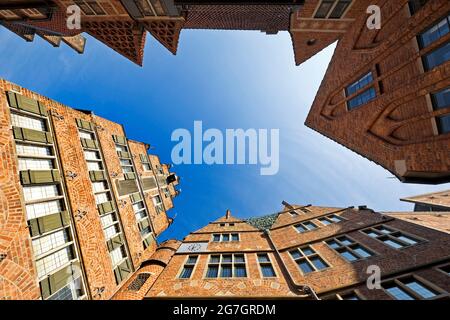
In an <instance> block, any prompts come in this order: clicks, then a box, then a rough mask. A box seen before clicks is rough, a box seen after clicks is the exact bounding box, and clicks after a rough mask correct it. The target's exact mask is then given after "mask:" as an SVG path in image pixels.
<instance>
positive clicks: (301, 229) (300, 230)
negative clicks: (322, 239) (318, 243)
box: [295, 224, 307, 233]
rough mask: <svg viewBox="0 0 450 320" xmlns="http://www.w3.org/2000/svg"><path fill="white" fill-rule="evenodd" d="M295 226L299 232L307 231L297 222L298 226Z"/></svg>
mask: <svg viewBox="0 0 450 320" xmlns="http://www.w3.org/2000/svg"><path fill="white" fill-rule="evenodd" d="M295 228H296V229H297V231H298V232H300V233H302V232H305V231H307V229H306V228H305V227H304V226H302V225H301V224H299V225H298V226H295Z"/></svg>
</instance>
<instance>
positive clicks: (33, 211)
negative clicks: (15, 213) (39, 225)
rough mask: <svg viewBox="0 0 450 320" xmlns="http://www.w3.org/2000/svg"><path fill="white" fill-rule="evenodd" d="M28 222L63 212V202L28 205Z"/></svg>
mask: <svg viewBox="0 0 450 320" xmlns="http://www.w3.org/2000/svg"><path fill="white" fill-rule="evenodd" d="M25 209H26V212H27V218H28V220H31V219H37V218H40V217H44V216H47V215H50V214H54V213H59V212H61V211H63V210H62V205H61V200H55V201H48V202H41V203H34V204H27V205H26V206H25Z"/></svg>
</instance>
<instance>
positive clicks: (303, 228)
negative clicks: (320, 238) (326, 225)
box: [294, 221, 317, 233]
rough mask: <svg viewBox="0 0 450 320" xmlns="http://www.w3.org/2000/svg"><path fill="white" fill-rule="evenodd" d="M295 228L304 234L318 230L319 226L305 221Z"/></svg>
mask: <svg viewBox="0 0 450 320" xmlns="http://www.w3.org/2000/svg"><path fill="white" fill-rule="evenodd" d="M294 228H295V229H297V231H298V232H300V233H304V232H307V231H310V230H315V229H317V226H316V225H315V224H314V223H313V222H311V221H305V222H302V223H300V224H298V225H295V226H294Z"/></svg>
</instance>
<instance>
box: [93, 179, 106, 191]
mask: <svg viewBox="0 0 450 320" xmlns="http://www.w3.org/2000/svg"><path fill="white" fill-rule="evenodd" d="M92 188H93V189H94V192H102V191H106V190H108V185H107V184H106V182H105V181H100V182H92Z"/></svg>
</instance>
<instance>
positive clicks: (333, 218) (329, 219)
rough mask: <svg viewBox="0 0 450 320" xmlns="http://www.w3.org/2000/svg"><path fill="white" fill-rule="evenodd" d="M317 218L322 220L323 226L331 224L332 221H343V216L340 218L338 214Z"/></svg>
mask: <svg viewBox="0 0 450 320" xmlns="http://www.w3.org/2000/svg"><path fill="white" fill-rule="evenodd" d="M318 220H319V221H320V222H322V224H324V225H325V226H328V225H330V224H333V223H339V222H342V221H344V219H343V218H341V217H340V216H337V215H335V214H332V215H329V216H326V217H322V218H319V219H318Z"/></svg>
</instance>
